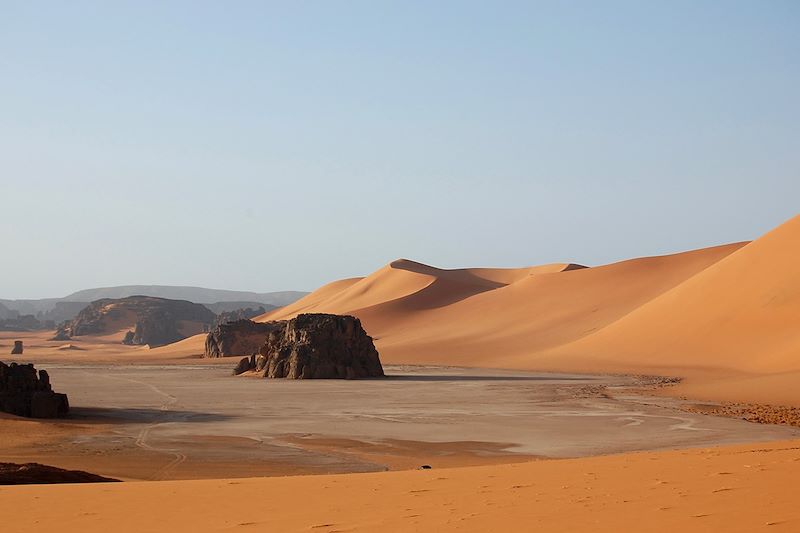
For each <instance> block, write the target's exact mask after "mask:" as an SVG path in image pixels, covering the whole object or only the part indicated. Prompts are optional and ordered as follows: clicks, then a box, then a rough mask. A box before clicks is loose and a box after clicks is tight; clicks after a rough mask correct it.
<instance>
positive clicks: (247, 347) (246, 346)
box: [203, 320, 282, 357]
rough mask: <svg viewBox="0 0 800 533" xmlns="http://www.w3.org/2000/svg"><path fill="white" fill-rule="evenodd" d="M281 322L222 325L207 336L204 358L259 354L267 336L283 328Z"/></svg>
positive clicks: (240, 322) (246, 321) (249, 321)
mask: <svg viewBox="0 0 800 533" xmlns="http://www.w3.org/2000/svg"><path fill="white" fill-rule="evenodd" d="M280 324H282V323H281V322H264V323H261V322H253V321H252V320H236V321H234V322H228V323H227V324H220V325H218V326H217V327H215V328H214V329H213V330H211V332H210V333H209V334H208V336H206V347H205V352H204V353H203V356H204V357H228V356H232V355H252V354H255V353H258V351H259V350H260V349H261V347H262V346H263V345H264V342H266V340H267V335H269V334H270V332H272V331H274V330H275V329H278V328H280V327H282V326H281V325H280Z"/></svg>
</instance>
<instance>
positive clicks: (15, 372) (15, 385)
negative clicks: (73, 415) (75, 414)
mask: <svg viewBox="0 0 800 533" xmlns="http://www.w3.org/2000/svg"><path fill="white" fill-rule="evenodd" d="M0 411H3V412H5V413H11V414H12V415H17V416H27V417H32V418H60V417H64V416H67V414H68V413H69V401H68V400H67V395H66V394H58V393H56V392H53V389H52V388H51V386H50V376H49V375H48V374H47V371H45V370H40V371H39V373H38V376H37V373H36V369H35V368H34V367H33V365H32V364H27V365H18V364H17V363H11V364H10V365H6V364H5V363H3V362H0Z"/></svg>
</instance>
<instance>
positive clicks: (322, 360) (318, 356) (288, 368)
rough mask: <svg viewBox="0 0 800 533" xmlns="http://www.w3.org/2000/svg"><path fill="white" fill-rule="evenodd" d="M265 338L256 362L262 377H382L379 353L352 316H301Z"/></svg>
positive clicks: (287, 322) (358, 322) (370, 338)
mask: <svg viewBox="0 0 800 533" xmlns="http://www.w3.org/2000/svg"><path fill="white" fill-rule="evenodd" d="M273 324H275V325H276V326H278V327H276V328H275V329H274V330H273V331H271V332H270V333H269V335H268V337H267V340H266V342H265V343H264V345H263V346H262V347H261V349H260V350H259V357H257V358H256V360H255V366H256V369H257V370H258V371H260V372H263V375H264V377H269V378H290V379H335V378H339V379H358V378H370V377H382V376H383V375H384V373H383V367H382V366H381V362H380V358H379V356H378V351H377V350H376V349H375V345H374V344H373V342H372V337H370V336H369V335H367V333H366V331H364V328H363V327H361V321H360V320H359V319H357V318H356V317H353V316H347V315H330V314H321V313H309V314H301V315H298V316H297V317H296V318H293V319H291V320H288V321H283V322H273Z"/></svg>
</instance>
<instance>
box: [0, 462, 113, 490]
mask: <svg viewBox="0 0 800 533" xmlns="http://www.w3.org/2000/svg"><path fill="white" fill-rule="evenodd" d="M111 481H119V480H118V479H113V478H110V477H103V476H98V475H96V474H90V473H89V472H84V471H82V470H64V469H63V468H56V467H54V466H48V465H42V464H39V463H26V464H16V463H0V485H30V484H41V483H106V482H111Z"/></svg>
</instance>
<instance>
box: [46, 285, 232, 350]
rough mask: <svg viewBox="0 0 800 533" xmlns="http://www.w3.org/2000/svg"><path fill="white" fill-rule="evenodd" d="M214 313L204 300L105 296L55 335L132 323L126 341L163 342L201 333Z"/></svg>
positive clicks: (100, 331) (108, 330)
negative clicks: (112, 297)
mask: <svg viewBox="0 0 800 533" xmlns="http://www.w3.org/2000/svg"><path fill="white" fill-rule="evenodd" d="M215 318H216V317H215V315H214V313H212V312H211V311H210V310H208V308H206V307H205V306H203V305H201V304H196V303H192V302H188V301H185V300H167V299H165V298H155V297H151V296H129V297H127V298H120V299H116V300H114V299H108V298H107V299H103V300H97V301H95V302H92V303H91V304H89V305H88V306H86V307H85V308H84V309H83V310H82V311H81V312H80V313H78V316H76V317H75V319H74V320H72V321H71V322H68V323H66V324H65V325H63V326H62V327H61V328H59V330H58V332H57V334H56V339H57V340H69V339H70V338H72V337H77V336H81V335H97V334H103V333H111V332H113V331H119V329H120V327H124V326H126V325H127V326H130V327H132V328H133V334H132V335H128V334H125V337H124V338H121V339H120V341H121V342H125V343H126V344H135V345H144V344H149V345H150V346H161V345H163V344H169V343H172V342H176V341H179V340H181V339H185V338H186V337H188V336H190V335H194V334H196V333H200V332H202V331H203V329H204V328H205V327H207V326H208V325H209V324H211V323H213V322H214V319H215Z"/></svg>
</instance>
